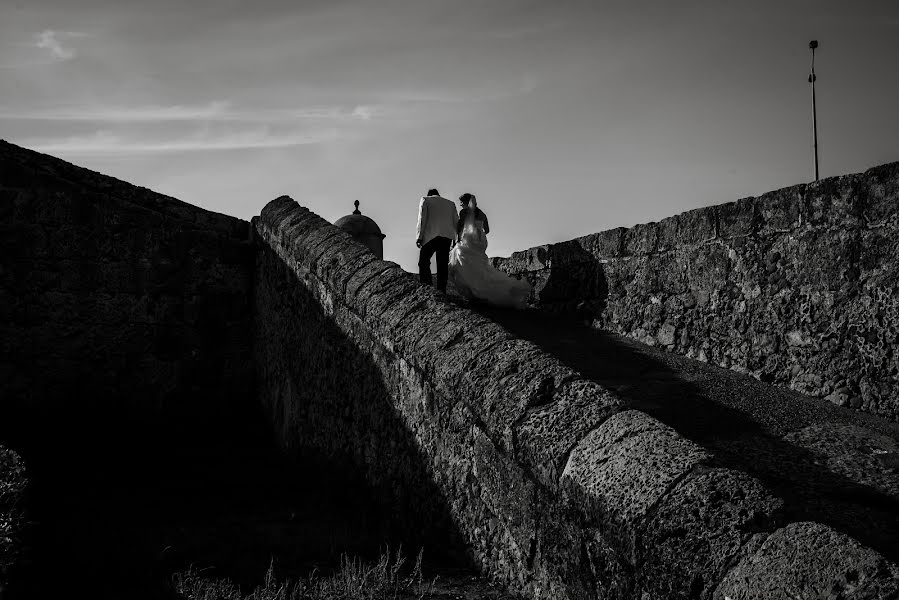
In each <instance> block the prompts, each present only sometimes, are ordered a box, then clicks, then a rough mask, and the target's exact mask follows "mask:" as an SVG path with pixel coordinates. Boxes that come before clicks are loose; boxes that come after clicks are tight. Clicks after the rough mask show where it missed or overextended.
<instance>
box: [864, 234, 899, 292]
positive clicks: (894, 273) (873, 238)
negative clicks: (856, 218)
mask: <svg viewBox="0 0 899 600" xmlns="http://www.w3.org/2000/svg"><path fill="white" fill-rule="evenodd" d="M858 254H859V256H858V262H857V266H858V269H859V270H858V274H857V275H858V278H859V279H860V280H862V281H864V282H865V285H866V286H869V287H882V288H890V287H893V286H895V285H896V283H897V282H899V224H897V225H896V226H893V225H884V226H882V227H878V228H876V229H869V230H864V231H862V232H861V234H860V237H859V241H858Z"/></svg>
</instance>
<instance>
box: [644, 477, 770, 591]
mask: <svg viewBox="0 0 899 600" xmlns="http://www.w3.org/2000/svg"><path fill="white" fill-rule="evenodd" d="M782 508H783V501H782V500H781V499H779V498H776V497H774V496H772V495H771V493H770V492H769V491H768V490H767V489H765V487H764V486H763V485H762V484H761V482H759V481H758V480H757V479H754V478H753V477H750V476H749V475H746V474H745V473H741V472H739V471H733V470H730V469H709V470H701V471H698V472H696V473H693V474H691V475H689V476H687V478H686V479H684V480H683V481H681V482H680V483H679V484H677V486H675V488H674V489H673V490H672V491H671V493H670V494H668V495H667V496H665V497H664V498H663V499H662V500H661V501H660V502H659V504H658V506H657V507H656V509H655V511H654V512H653V515H652V517H651V519H650V520H649V521H648V522H647V524H646V528H645V530H644V533H643V536H642V538H641V540H640V558H639V563H640V564H641V565H642V568H641V570H640V574H639V576H638V581H639V583H638V585H640V586H641V587H642V588H643V589H644V590H648V591H650V593H651V594H652V596H653V597H657V598H711V597H712V593H713V592H714V590H715V587H716V586H717V585H718V582H719V581H721V579H722V578H723V577H724V574H725V573H726V572H727V570H728V569H729V568H730V566H731V565H732V564H733V563H734V562H735V561H736V560H737V559H738V558H739V557H740V556H742V555H744V554H746V553H752V552H755V551H756V550H757V549H758V547H759V545H760V544H761V542H762V541H763V540H764V538H765V537H766V536H767V532H768V531H772V530H773V529H775V528H776V526H777V522H778V520H779V519H780V511H781V510H782Z"/></svg>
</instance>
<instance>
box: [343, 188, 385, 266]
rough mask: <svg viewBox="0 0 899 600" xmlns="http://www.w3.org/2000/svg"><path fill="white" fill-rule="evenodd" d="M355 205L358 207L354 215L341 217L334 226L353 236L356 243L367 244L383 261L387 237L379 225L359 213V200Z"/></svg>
mask: <svg viewBox="0 0 899 600" xmlns="http://www.w3.org/2000/svg"><path fill="white" fill-rule="evenodd" d="M353 204H354V205H355V206H356V210H354V211H353V214H351V215H347V216H345V217H340V218H339V219H337V221H336V222H335V223H334V224H335V225H337V226H338V227H340V228H341V229H343V230H344V231H346V232H347V233H349V234H350V235H351V236H353V238H354V239H355V240H356V241H359V242H362V243H363V244H365V245H366V246H367V247H368V248H369V250H371V251H372V252H374V254H375V256H377V257H378V258H380V259H383V258H384V238H385V237H387V236H386V235H384V234H383V233H381V228H380V227H378V224H377V223H375V222H374V221H373V220H371V219H370V218H368V217H366V216H365V215H363V214H362V213H361V212H360V211H359V201H358V200H356V201H355V202H353Z"/></svg>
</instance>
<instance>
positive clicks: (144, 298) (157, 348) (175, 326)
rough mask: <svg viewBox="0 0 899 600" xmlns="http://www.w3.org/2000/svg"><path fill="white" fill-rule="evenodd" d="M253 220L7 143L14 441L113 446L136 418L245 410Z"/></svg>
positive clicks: (3, 174) (5, 318) (5, 395)
mask: <svg viewBox="0 0 899 600" xmlns="http://www.w3.org/2000/svg"><path fill="white" fill-rule="evenodd" d="M248 225H249V224H248V223H246V222H245V221H240V220H238V219H235V218H232V217H227V216H225V215H220V214H216V213H211V212H209V211H206V210H202V209H200V208H197V207H195V206H191V205H189V204H185V203H184V202H180V201H178V200H175V199H174V198H169V197H167V196H163V195H160V194H155V193H153V192H151V191H149V190H146V189H143V188H138V187H135V186H132V185H129V184H127V183H125V182H122V181H118V180H116V179H113V178H111V177H106V176H103V175H100V174H98V173H94V172H92V171H89V170H87V169H82V168H79V167H76V166H74V165H71V164H68V163H66V162H64V161H61V160H59V159H56V158H53V157H50V156H46V155H42V154H38V153H36V152H31V151H28V150H25V149H23V148H19V147H17V146H13V145H11V144H7V143H5V142H0V397H2V403H0V421H2V422H3V425H2V426H5V428H6V429H10V430H12V431H9V432H7V433H9V434H10V435H19V434H21V435H26V434H27V435H28V436H30V437H28V439H27V440H26V441H27V442H29V443H46V442H48V441H51V442H52V441H54V440H53V438H52V437H47V436H50V435H51V434H50V432H49V429H50V428H53V429H54V431H55V433H60V432H64V431H65V430H69V432H70V433H73V435H76V436H80V437H79V439H80V442H79V444H81V443H87V442H89V441H91V439H92V434H89V433H88V431H87V430H85V429H84V428H85V427H88V428H95V429H99V430H100V431H101V436H100V437H102V438H104V439H105V441H106V443H108V441H109V437H110V436H112V435H113V434H116V435H118V434H123V435H124V436H128V435H129V427H130V426H131V425H133V423H134V422H137V423H140V424H141V425H147V424H148V422H150V421H152V420H157V421H162V420H165V421H166V423H167V425H166V426H167V427H169V428H171V427H172V426H177V425H178V424H179V422H182V421H183V422H184V423H185V426H187V423H188V421H190V417H191V415H193V416H203V415H205V416H203V417H202V418H203V420H205V421H206V422H207V423H209V425H208V426H209V427H211V426H212V425H211V424H212V423H213V422H215V421H216V419H217V417H218V416H219V415H222V414H225V413H228V411H229V410H231V408H232V407H234V406H236V405H237V403H240V402H242V403H243V404H244V405H247V404H248V399H249V398H250V397H251V396H252V387H251V384H252V371H251V367H252V361H251V354H250V339H251V332H250V322H251V318H250V310H251V299H250V294H251V286H252V269H253V252H252V247H251V244H250V242H249V240H248V233H249V231H248ZM194 424H195V421H194V422H193V423H191V424H190V425H189V426H190V427H194ZM199 433H201V432H196V431H195V432H194V434H199ZM39 440H43V441H42V442H40V441H39ZM55 441H58V440H55ZM108 450H109V451H111V452H114V450H112V448H109V449H108Z"/></svg>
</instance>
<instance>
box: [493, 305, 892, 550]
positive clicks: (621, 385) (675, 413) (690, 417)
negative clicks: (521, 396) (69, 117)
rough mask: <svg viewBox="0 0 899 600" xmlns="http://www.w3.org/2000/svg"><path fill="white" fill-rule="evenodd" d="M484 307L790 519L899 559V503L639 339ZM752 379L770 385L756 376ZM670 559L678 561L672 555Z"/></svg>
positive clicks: (567, 318)
mask: <svg viewBox="0 0 899 600" xmlns="http://www.w3.org/2000/svg"><path fill="white" fill-rule="evenodd" d="M479 312H481V314H483V315H485V316H487V317H489V318H491V319H493V320H494V321H496V322H498V323H499V324H501V325H502V326H504V327H505V328H506V329H508V330H509V331H510V332H512V333H513V334H514V335H516V336H519V337H521V338H523V339H526V340H529V341H531V342H532V343H534V344H536V345H537V346H539V347H540V348H541V349H542V350H544V351H545V352H547V353H550V354H553V355H554V356H556V357H557V358H559V359H560V360H561V361H562V362H563V363H564V364H566V365H567V366H568V367H570V368H572V369H574V370H576V371H579V372H580V373H582V374H583V375H584V376H585V377H587V378H590V379H592V380H594V381H596V382H597V383H599V384H600V385H602V386H603V387H606V388H608V389H611V390H614V392H615V393H616V394H617V395H618V396H620V397H621V398H622V399H623V400H624V401H625V405H626V406H627V407H628V408H636V409H639V410H642V411H644V412H646V413H648V414H650V415H652V416H653V417H655V418H657V419H658V420H660V421H662V422H663V423H665V424H667V425H669V426H670V427H672V428H674V429H675V430H677V431H678V432H679V433H680V434H681V435H683V436H684V437H687V438H689V439H691V440H693V441H694V442H696V443H697V444H699V445H701V446H703V447H704V448H705V449H706V450H707V451H709V452H710V453H711V454H712V456H713V461H712V464H713V465H716V466H721V467H726V468H731V469H736V470H738V471H743V472H746V473H749V474H751V475H753V476H755V477H757V478H758V479H759V480H761V481H762V482H764V483H765V485H766V486H767V487H768V488H769V489H771V490H772V491H773V492H775V493H776V494H777V495H778V496H780V497H782V498H783V499H784V501H785V505H784V517H785V519H786V521H806V520H809V521H817V522H820V523H825V524H828V525H830V526H832V527H834V528H835V529H837V530H839V531H842V532H844V533H847V534H849V535H851V536H853V537H855V538H856V539H858V540H860V541H862V542H863V543H865V544H867V545H869V546H870V547H872V548H875V549H877V550H878V551H879V552H881V553H882V554H883V555H884V556H887V557H889V558H891V559H892V560H896V559H897V558H899V550H897V548H896V546H895V540H896V539H897V538H899V524H897V523H896V520H895V515H896V514H897V513H899V502H897V501H896V500H894V499H893V498H891V497H889V496H888V495H886V494H884V493H882V492H880V491H879V490H877V489H876V488H874V487H871V486H868V485H862V484H860V483H857V482H856V481H853V480H851V479H849V478H847V477H846V476H844V475H841V474H839V473H836V472H834V471H832V470H830V469H828V468H827V466H826V465H825V464H824V461H822V460H821V457H820V456H818V455H816V454H814V453H812V452H810V451H809V450H808V449H806V448H803V447H801V446H798V445H796V444H793V443H790V442H789V441H786V440H784V439H782V438H779V437H776V436H774V435H771V434H769V433H767V432H766V431H764V430H763V429H762V427H761V426H760V425H759V424H758V423H756V422H755V421H753V420H752V419H751V418H750V417H749V416H748V415H747V414H745V413H743V412H741V411H739V410H736V409H735V408H732V407H730V406H728V405H726V404H724V403H723V402H721V401H716V400H713V399H711V398H709V397H708V396H707V392H706V391H705V390H703V389H701V388H700V387H699V386H697V385H695V384H693V383H691V382H690V381H687V380H685V379H684V378H683V377H682V376H681V375H680V374H679V373H678V372H677V371H675V370H673V369H672V368H671V367H669V366H668V365H667V364H665V363H664V362H662V361H660V360H659V359H657V358H655V357H654V356H653V355H652V354H650V353H648V352H645V351H642V350H641V349H640V347H639V346H637V344H635V343H632V342H629V341H628V340H626V339H625V338H622V337H620V336H618V335H615V334H611V333H608V332H604V331H597V330H595V329H592V328H590V327H586V326H584V325H583V322H582V321H580V320H579V319H577V318H574V317H572V316H571V315H555V314H549V313H546V312H536V311H525V312H515V311H502V310H498V309H492V308H481V309H479ZM725 373H726V372H725ZM751 384H753V385H757V386H759V387H764V386H763V384H759V383H757V382H754V381H752V382H751ZM686 502H687V503H688V504H689V501H686ZM658 542H659V545H658V548H657V550H658V551H659V552H665V551H670V552H672V553H676V552H681V551H683V549H677V548H668V546H666V544H668V543H669V542H670V540H668V541H666V540H664V539H659V540H658ZM666 548H668V550H666ZM672 556H673V554H672ZM655 558H659V557H655ZM653 559H654V557H652V556H650V557H646V560H650V561H651V560H653ZM662 562H663V564H664V563H671V562H675V563H676V562H677V561H672V560H670V558H669V559H668V560H664V561H662ZM645 564H646V563H645ZM649 564H651V563H649Z"/></svg>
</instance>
